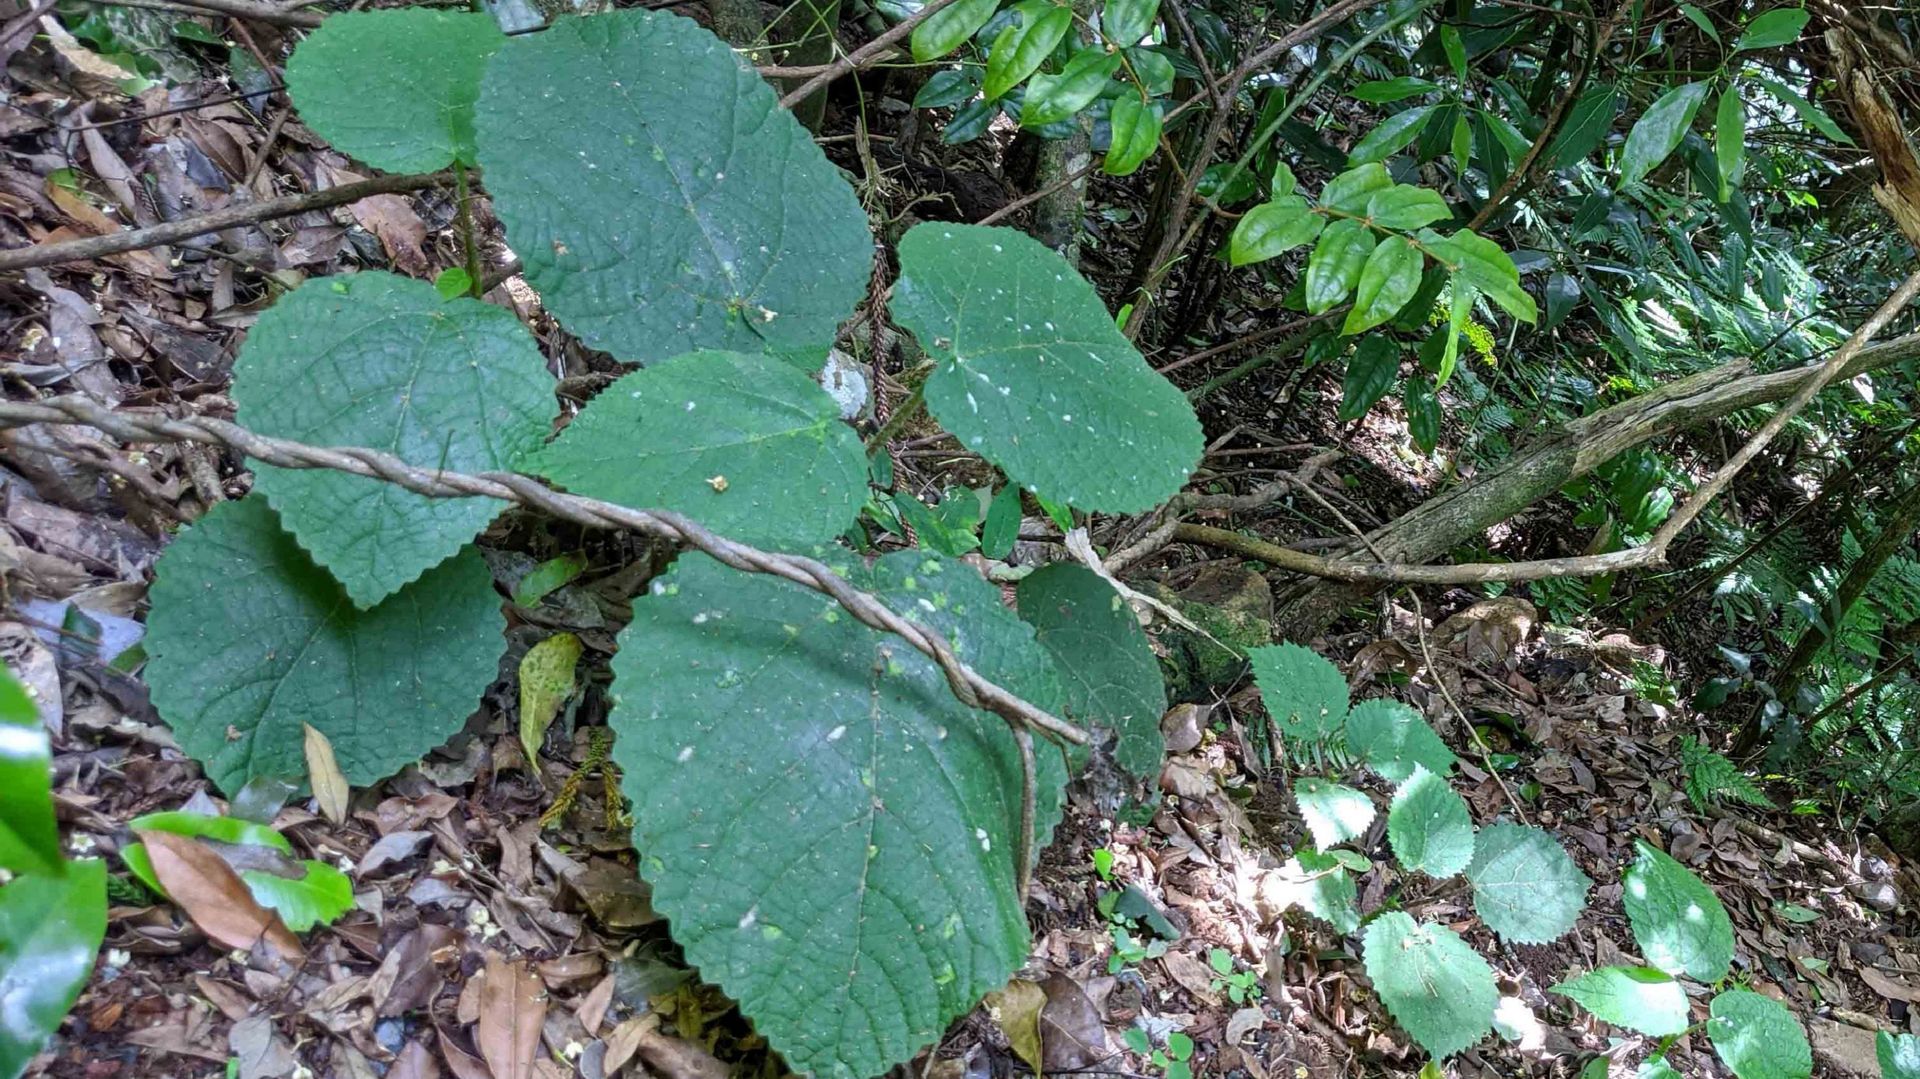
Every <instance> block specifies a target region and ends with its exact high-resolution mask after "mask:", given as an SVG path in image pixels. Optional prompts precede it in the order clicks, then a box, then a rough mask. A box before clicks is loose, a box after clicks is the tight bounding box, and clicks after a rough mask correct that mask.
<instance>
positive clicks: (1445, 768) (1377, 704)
mask: <svg viewBox="0 0 1920 1079" xmlns="http://www.w3.org/2000/svg"><path fill="white" fill-rule="evenodd" d="M1347 749H1348V750H1349V751H1350V752H1351V753H1352V754H1353V755H1354V756H1355V757H1356V758H1358V759H1359V760H1360V761H1361V762H1362V763H1363V764H1365V765H1366V766H1367V767H1369V768H1371V769H1373V771H1374V772H1375V774H1377V775H1379V776H1380V778H1382V779H1384V780H1386V781H1387V782H1389V783H1403V782H1405V781H1406V779H1407V777H1408V776H1411V775H1413V770H1414V768H1415V767H1416V766H1418V767H1422V768H1425V769H1426V770H1427V771H1429V772H1432V773H1433V774H1435V775H1437V776H1444V775H1446V774H1448V773H1449V772H1451V771H1453V765H1454V762H1455V760H1456V758H1455V757H1454V755H1453V750H1451V749H1448V748H1447V744H1446V743H1445V742H1443V741H1441V740H1440V736H1439V735H1438V734H1435V733H1434V730H1433V728H1432V727H1430V726H1428V725H1427V721H1426V720H1425V719H1422V718H1421V717H1420V713H1418V712H1416V711H1414V710H1413V709H1412V708H1410V707H1408V706H1407V705H1405V704H1402V703H1401V702H1399V701H1396V700H1390V699H1388V698H1385V697H1376V698H1374V699H1373V700H1370V701H1361V702H1360V703H1359V704H1356V705H1354V706H1353V710H1352V711H1350V712H1348V713H1347Z"/></svg>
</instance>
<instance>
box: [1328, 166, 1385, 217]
mask: <svg viewBox="0 0 1920 1079" xmlns="http://www.w3.org/2000/svg"><path fill="white" fill-rule="evenodd" d="M1392 186H1393V177H1392V176H1390V175H1388V174H1387V167H1386V166H1385V165H1382V164H1380V163H1379V162H1377V161H1376V162H1370V163H1368V164H1365V165H1360V166H1357V167H1355V168H1351V169H1348V170H1347V171H1345V172H1343V173H1341V174H1340V175H1338V176H1335V177H1334V178H1333V179H1331V180H1328V181H1327V186H1325V187H1323V188H1321V189H1320V205H1322V206H1325V207H1327V208H1329V209H1333V210H1338V211H1340V212H1341V213H1343V214H1352V215H1354V216H1355V217H1358V216H1360V215H1362V214H1365V213H1366V212H1367V203H1368V202H1370V201H1371V200H1372V199H1373V196H1374V193H1375V192H1378V191H1383V190H1385V189H1386V188H1389V187H1392Z"/></svg>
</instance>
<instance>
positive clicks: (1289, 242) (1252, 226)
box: [1227, 195, 1327, 266]
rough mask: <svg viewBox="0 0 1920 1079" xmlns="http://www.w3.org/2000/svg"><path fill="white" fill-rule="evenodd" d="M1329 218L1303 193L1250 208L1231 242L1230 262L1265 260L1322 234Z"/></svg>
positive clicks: (1238, 264)
mask: <svg viewBox="0 0 1920 1079" xmlns="http://www.w3.org/2000/svg"><path fill="white" fill-rule="evenodd" d="M1326 223H1327V219H1326V218H1325V217H1322V216H1321V215H1319V214H1317V213H1314V212H1313V210H1311V209H1310V208H1308V206H1307V200H1306V199H1304V198H1302V197H1300V196H1299V195H1282V196H1281V197H1279V198H1277V199H1274V200H1273V201H1272V202H1263V203H1261V204H1260V205H1258V206H1255V207H1254V208H1253V209H1251V210H1248V211H1247V212H1246V214H1245V216H1243V217H1241V218H1240V221H1239V223H1237V224H1236V225H1234V227H1233V236H1232V237H1231V238H1230V239H1229V240H1228V241H1227V261H1228V262H1230V263H1232V264H1233V265H1235V266H1245V265H1247V264H1249V263H1254V262H1264V261H1266V260H1267V259H1270V258H1274V257H1276V256H1278V255H1283V254H1285V253H1287V252H1288V251H1291V250H1293V249H1294V248H1296V247H1299V246H1301V245H1303V244H1310V243H1312V242H1313V241H1314V238H1315V237H1317V236H1319V235H1320V229H1321V228H1322V227H1323V226H1325V225H1326Z"/></svg>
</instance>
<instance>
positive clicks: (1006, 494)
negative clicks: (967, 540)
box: [980, 483, 1020, 560]
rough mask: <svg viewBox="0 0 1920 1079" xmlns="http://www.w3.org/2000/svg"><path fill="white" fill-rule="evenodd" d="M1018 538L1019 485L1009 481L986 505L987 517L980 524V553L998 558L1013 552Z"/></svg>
mask: <svg viewBox="0 0 1920 1079" xmlns="http://www.w3.org/2000/svg"><path fill="white" fill-rule="evenodd" d="M1019 539H1020V485H1019V484H1017V483H1009V484H1007V485H1006V486H1004V487H1001V488H1000V493H999V494H996V495H994V496H993V502H992V503H990V504H989V505H988V506H987V519H986V521H985V523H983V524H982V525H981V526H980V553H981V554H983V555H985V556H987V557H988V558H991V559H995V560H1000V559H1004V558H1006V557H1007V556H1008V555H1010V554H1012V553H1013V545H1014V543H1015V542H1017V541H1018V540H1019Z"/></svg>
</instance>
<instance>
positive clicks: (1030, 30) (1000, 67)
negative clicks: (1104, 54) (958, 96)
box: [982, 0, 1073, 101]
mask: <svg viewBox="0 0 1920 1079" xmlns="http://www.w3.org/2000/svg"><path fill="white" fill-rule="evenodd" d="M1014 11H1015V13H1016V19H1015V21H1014V22H1013V23H1011V24H1009V25H1008V26H1007V28H1006V29H1004V30H1002V31H1000V35H999V36H998V37H996V38H994V39H993V52H992V53H991V55H989V56H988V57H987V80H986V83H985V85H984V86H983V87H982V89H983V91H984V92H985V94H986V95H987V100H988V101H992V100H994V99H995V98H997V97H999V96H1000V95H1001V94H1004V93H1006V92H1007V91H1008V90H1011V89H1013V88H1014V87H1015V86H1018V85H1019V84H1020V81H1021V80H1022V79H1025V78H1026V77H1027V76H1028V75H1031V74H1033V73H1034V72H1036V71H1038V70H1040V65H1041V64H1043V63H1045V62H1046V59H1047V57H1049V56H1052V55H1053V50H1054V48H1055V47H1057V46H1058V45H1059V44H1060V40H1061V39H1062V38H1064V37H1066V36H1067V31H1068V30H1071V29H1073V9H1071V8H1065V7H1057V6H1055V5H1054V4H1051V3H1048V2H1047V0H1029V2H1028V3H1023V4H1020V5H1018V6H1016V7H1015V8H1014Z"/></svg>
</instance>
